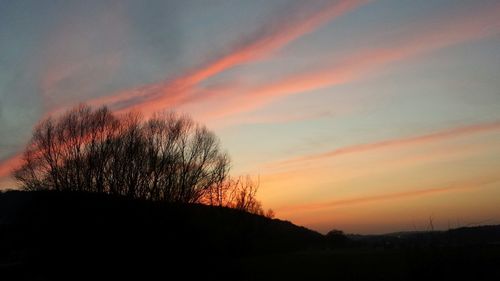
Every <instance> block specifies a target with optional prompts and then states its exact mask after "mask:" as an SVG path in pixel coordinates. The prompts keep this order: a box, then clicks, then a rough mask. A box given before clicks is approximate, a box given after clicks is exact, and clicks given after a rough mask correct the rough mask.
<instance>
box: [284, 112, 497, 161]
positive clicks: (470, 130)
mask: <svg viewBox="0 0 500 281" xmlns="http://www.w3.org/2000/svg"><path fill="white" fill-rule="evenodd" d="M491 131H500V121H494V122H490V123H481V124H474V125H470V126H464V127H457V128H452V129H448V130H444V131H440V132H435V133H430V134H426V135H420V136H414V137H407V138H395V139H389V140H384V141H379V142H373V143H366V144H358V145H351V146H346V147H341V148H337V149H334V150H331V151H327V152H323V153H318V154H313V155H307V156H302V157H298V158H293V159H289V160H286V161H282V162H280V164H291V163H298V162H302V161H311V160H321V159H325V158H331V157H336V156H340V155H345V154H352V153H361V152H367V151H372V150H377V149H383V148H390V147H398V146H405V145H414V144H423V143H429V142H435V141H440V140H445V139H450V138H455V137H460V136H466V135H471V134H477V133H483V132H491Z"/></svg>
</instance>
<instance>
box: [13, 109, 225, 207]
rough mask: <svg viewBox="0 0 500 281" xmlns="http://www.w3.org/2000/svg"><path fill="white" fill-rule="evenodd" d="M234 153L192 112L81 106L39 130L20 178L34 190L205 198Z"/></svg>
mask: <svg viewBox="0 0 500 281" xmlns="http://www.w3.org/2000/svg"><path fill="white" fill-rule="evenodd" d="M228 171H229V157H228V156H227V154H226V153H225V152H223V151H222V150H221V149H220V142H219V140H218V139H217V138H216V136H215V135H214V134H213V133H211V132H210V131H208V130H207V129H206V128H205V127H204V126H200V125H198V124H196V123H194V122H193V121H192V120H191V119H190V118H188V117H186V116H177V115H175V114H173V113H165V114H157V115H155V116H154V117H153V118H151V119H149V120H146V121H145V120H143V118H142V116H141V115H140V114H137V113H132V114H127V115H125V116H123V117H116V116H114V115H113V114H112V113H111V112H110V111H109V110H108V109H107V108H106V107H103V108H99V109H97V110H92V108H90V107H89V106H86V105H79V106H77V107H75V108H74V109H72V110H70V111H68V112H67V113H66V114H64V115H62V116H60V117H59V118H52V117H49V118H47V119H46V120H44V121H42V122H41V123H40V124H39V125H38V126H37V127H36V128H35V130H34V132H33V137H32V139H31V141H30V143H29V145H28V147H27V148H26V150H25V153H24V164H23V165H22V166H21V168H19V169H18V170H16V171H15V173H14V175H15V177H16V178H17V179H18V180H19V181H20V182H21V183H22V184H23V186H24V187H25V188H26V189H28V190H37V189H53V190H76V191H90V192H105V193H110V194H119V195H125V196H129V197H133V198H143V199H150V200H162V201H172V202H187V203H193V202H200V201H201V199H202V198H203V197H205V194H206V193H209V192H210V191H211V190H213V188H214V186H219V185H221V184H223V183H224V182H225V180H226V177H227V175H228Z"/></svg>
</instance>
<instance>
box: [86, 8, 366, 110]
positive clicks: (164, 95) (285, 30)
mask: <svg viewBox="0 0 500 281" xmlns="http://www.w3.org/2000/svg"><path fill="white" fill-rule="evenodd" d="M367 2H369V0H340V1H334V2H331V3H330V4H328V5H322V6H320V7H318V9H317V10H315V11H313V12H312V13H310V14H308V15H307V16H305V17H304V16H301V17H300V18H299V17H297V16H295V17H294V16H291V15H290V14H287V18H280V19H279V21H276V22H274V23H272V24H270V25H269V26H266V28H263V29H262V31H261V32H260V34H258V35H256V36H254V37H253V38H251V40H247V41H245V42H243V43H242V44H239V45H238V46H237V47H236V48H235V49H233V50H232V51H231V52H229V53H228V54H226V55H223V56H221V57H219V58H216V59H214V60H212V61H211V62H209V63H207V64H205V65H202V66H201V67H199V68H197V69H194V70H192V71H190V72H188V73H186V74H184V75H181V76H180V77H178V78H176V79H174V80H172V81H163V82H159V83H155V84H150V85H144V86H142V87H138V88H136V89H131V90H126V91H123V92H119V93H115V94H113V95H110V96H106V97H102V98H98V99H94V100H91V101H89V103H90V104H93V105H102V104H106V105H109V106H111V107H112V108H114V109H118V110H130V109H140V110H142V111H144V112H151V111H157V110H161V109H164V108H168V107H171V106H174V105H179V104H182V103H183V102H185V100H186V99H187V98H188V97H189V96H190V95H192V94H193V93H195V92H196V88H197V87H196V86H197V85H198V84H199V83H200V82H202V81H204V80H206V79H208V78H210V77H213V76H215V75H217V74H219V73H221V72H223V71H225V70H227V69H230V68H232V67H235V66H237V65H241V64H247V63H252V62H255V61H258V60H261V59H263V58H265V57H266V56H269V55H271V54H272V53H273V52H275V51H277V50H279V49H281V48H283V47H284V46H286V45H288V44H289V43H291V42H293V41H294V40H296V39H298V38H300V37H302V36H305V35H307V34H309V33H311V32H313V31H315V30H316V29H317V28H319V27H321V26H323V25H325V24H326V23H328V22H329V21H331V20H333V19H335V18H337V17H339V16H341V15H343V14H345V13H347V12H349V11H351V10H353V9H355V8H356V7H358V6H360V5H362V4H365V3H367ZM296 14H297V15H300V13H299V11H297V13H296ZM288 18H292V20H289V19H288ZM297 18H298V19H297Z"/></svg>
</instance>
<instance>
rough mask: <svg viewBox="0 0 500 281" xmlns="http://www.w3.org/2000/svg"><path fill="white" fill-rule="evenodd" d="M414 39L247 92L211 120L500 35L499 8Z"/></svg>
mask: <svg viewBox="0 0 500 281" xmlns="http://www.w3.org/2000/svg"><path fill="white" fill-rule="evenodd" d="M406 33H407V34H409V35H410V36H411V37H407V38H403V39H402V40H400V41H398V42H394V43H393V45H394V46H392V47H388V48H381V49H375V50H370V49H368V50H365V51H362V52H360V53H358V54H354V55H352V56H350V57H348V58H346V59H344V60H342V61H341V62H339V63H337V64H335V65H333V66H332V67H326V68H323V69H319V70H316V71H309V72H306V73H300V74H296V75H291V76H288V77H285V78H283V79H281V80H279V81H277V82H273V83H265V84H262V85H258V86H253V87H249V88H247V89H234V90H233V92H242V94H241V95H239V96H237V97H235V98H234V99H233V101H232V102H231V103H229V104H226V105H224V107H223V108H222V109H220V110H219V111H217V112H212V113H210V114H209V116H211V117H224V116H227V115H231V114H237V113H242V112H247V111H251V110H255V109H257V108H259V107H262V106H265V105H266V104H268V103H270V102H272V101H274V100H276V99H277V98H280V97H286V96H290V95H294V94H298V93H303V92H308V91H312V90H318V89H322V88H326V87H331V86H335V85H339V84H344V83H347V82H352V81H354V80H357V79H360V78H361V77H363V75H365V74H367V73H369V72H370V71H373V70H374V69H376V68H377V67H381V66H383V65H385V64H388V63H391V62H394V61H398V60H402V59H408V58H411V57H414V56H416V55H419V54H422V53H425V52H430V51H433V50H437V49H441V48H444V47H448V46H451V45H455V44H458V43H462V42H466V41H472V40H478V39H481V38H485V37H488V36H491V35H495V34H498V33H500V5H496V6H494V7H492V8H491V7H489V9H487V10H483V11H481V13H477V14H475V15H472V16H468V17H458V16H456V17H454V18H452V19H451V20H448V21H446V22H443V23H441V24H439V25H437V26H424V27H418V28H414V30H410V32H406Z"/></svg>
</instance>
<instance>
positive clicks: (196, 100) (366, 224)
mask: <svg viewBox="0 0 500 281" xmlns="http://www.w3.org/2000/svg"><path fill="white" fill-rule="evenodd" d="M79 102H85V103H88V104H90V105H94V106H100V105H108V106H109V107H110V108H112V109H113V110H115V111H117V112H120V113H121V112H128V111H130V110H138V111H141V112H142V113H143V114H144V115H145V116H146V117H147V116H149V115H151V114H152V113H153V112H156V111H161V110H175V111H177V112H182V113H188V114H190V115H191V116H193V118H194V119H195V120H196V121H198V122H200V123H203V124H206V125H207V126H208V127H209V128H210V129H211V130H213V131H214V132H215V133H216V134H217V135H218V136H219V137H220V139H221V142H222V146H223V147H224V148H226V149H227V151H228V153H229V154H230V155H231V159H232V162H233V166H232V174H234V175H240V174H250V175H254V176H259V177H260V190H259V195H258V197H259V199H260V200H261V201H262V203H263V205H264V207H265V208H272V209H273V210H275V212H276V215H277V217H278V218H280V219H286V220H290V221H292V222H294V223H296V224H299V225H304V226H306V227H309V228H312V229H314V230H318V231H321V232H326V231H328V230H330V229H333V228H336V229H342V230H344V231H346V232H350V233H383V232H391V231H399V230H424V229H427V228H428V225H429V218H432V220H433V223H434V226H435V227H436V228H439V229H446V228H448V227H457V226H466V225H475V224H499V223H500V1H498V0H492V1H486V0H475V1H468V0H463V1H461V0H429V1H414V0H379V1H377V0H372V1H365V0H350V1H349V0H345V1H341V0H339V1H335V0H329V1H321V0H317V1H316V0H315V1H300V0H272V1H270V0H252V1H246V0H211V1H203V0H197V1H195V0H186V1H167V0H161V1H153V0H151V1H138V0H135V1H131V0H129V1H126V0H120V1H55V0H54V1H49V0H47V1H40V0H33V1H24V0H22V1H7V0H0V136H1V138H0V189H7V188H15V187H16V183H15V182H14V180H13V179H12V178H11V177H10V176H9V174H10V171H11V170H12V169H13V168H14V167H16V165H18V163H19V161H20V157H19V155H20V153H21V152H22V150H23V148H24V146H25V144H26V143H27V141H28V140H29V138H30V135H31V130H32V128H33V126H34V125H35V124H36V123H37V122H38V121H39V120H40V119H42V118H44V117H45V116H48V115H49V114H58V113H60V112H63V111H64V110H65V109H67V108H69V107H71V106H73V105H75V104H76V103H79Z"/></svg>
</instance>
